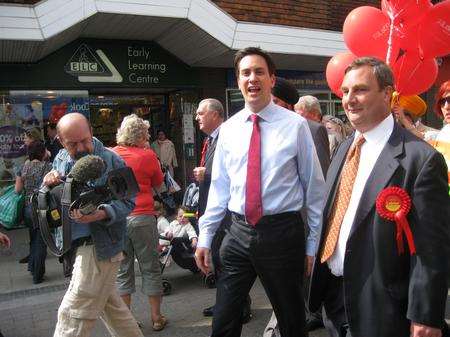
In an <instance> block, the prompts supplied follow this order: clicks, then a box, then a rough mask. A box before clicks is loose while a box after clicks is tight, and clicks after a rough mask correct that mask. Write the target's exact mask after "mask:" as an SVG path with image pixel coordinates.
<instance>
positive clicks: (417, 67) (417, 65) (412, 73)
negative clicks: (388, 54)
mask: <svg viewBox="0 0 450 337" xmlns="http://www.w3.org/2000/svg"><path fill="white" fill-rule="evenodd" d="M407 54H408V51H405V54H403V56H402V64H401V65H400V70H399V72H398V74H399V75H400V74H402V68H403V63H404V61H405V59H406V56H407ZM422 63H423V60H422V59H420V60H419V62H417V64H416V66H415V68H414V69H413V70H412V71H411V72H410V73H409V76H408V78H407V80H406V81H405V83H409V81H411V80H412V78H413V77H414V75H415V74H416V71H417V69H419V67H420V65H421V64H422ZM399 77H400V76H399ZM396 89H397V92H398V94H399V95H400V94H401V93H402V90H401V89H400V88H396Z"/></svg>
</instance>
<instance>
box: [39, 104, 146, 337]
mask: <svg viewBox="0 0 450 337" xmlns="http://www.w3.org/2000/svg"><path fill="white" fill-rule="evenodd" d="M57 132H58V137H59V140H60V141H61V144H62V145H63V147H64V149H63V150H61V151H60V152H59V153H58V155H57V156H56V158H55V160H54V161H53V170H52V171H50V172H49V173H48V174H47V175H46V176H45V177H44V184H45V185H47V186H53V185H57V184H59V183H60V182H61V179H60V178H61V177H63V176H66V175H67V174H68V173H69V171H70V170H71V168H72V166H73V164H74V163H75V161H76V160H77V159H80V158H81V157H83V156H85V155H87V154H93V155H96V156H99V157H101V158H102V159H103V160H104V162H105V166H106V172H105V173H104V174H103V176H102V177H101V178H99V179H97V180H95V185H104V184H105V182H106V177H107V174H108V172H109V171H111V170H113V169H117V168H120V167H124V166H125V164H124V162H123V161H122V159H120V157H119V156H117V155H116V154H114V153H113V152H112V151H110V150H108V149H106V148H105V147H104V146H103V144H102V143H101V142H100V141H99V140H98V139H96V138H93V136H92V129H91V126H90V124H89V122H88V120H87V119H86V117H84V116H83V115H82V114H80V113H70V114H67V115H65V116H64V117H62V118H61V119H60V121H59V122H58V125H57ZM133 208H134V201H133V200H130V199H125V200H121V201H118V200H113V201H111V202H109V203H108V204H102V205H100V206H99V207H98V208H97V210H96V211H94V212H92V213H91V214H88V215H83V214H82V213H81V212H80V211H79V210H74V211H73V212H71V214H70V217H71V220H70V221H71V226H72V247H73V248H75V249H76V257H75V264H74V267H73V273H72V279H71V281H70V285H69V289H68V290H67V292H66V294H65V295H64V298H63V300H62V303H61V305H60V307H59V310H58V322H57V324H56V328H55V333H54V337H69V336H70V337H76V336H83V337H84V336H89V335H90V333H91V331H92V329H93V327H94V324H95V321H96V319H97V318H98V317H100V315H101V316H102V320H103V321H104V323H105V325H106V326H107V328H108V330H109V331H110V333H111V334H112V335H114V336H127V337H143V335H142V332H141V331H140V329H139V327H138V325H137V323H136V321H135V319H134V318H133V316H132V315H131V312H130V310H129V309H128V307H127V306H126V305H125V303H124V302H123V301H122V299H121V298H120V296H119V294H118V293H117V290H116V287H115V280H116V276H117V270H118V268H119V266H120V261H121V260H122V259H123V252H122V251H123V246H124V235H125V225H126V222H125V218H126V216H127V215H128V214H129V213H130V212H131V211H132V210H133Z"/></svg>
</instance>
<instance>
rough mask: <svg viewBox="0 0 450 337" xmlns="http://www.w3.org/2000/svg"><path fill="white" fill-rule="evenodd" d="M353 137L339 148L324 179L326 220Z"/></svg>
mask: <svg viewBox="0 0 450 337" xmlns="http://www.w3.org/2000/svg"><path fill="white" fill-rule="evenodd" d="M353 139H354V135H353V136H351V137H349V138H347V139H346V140H345V141H344V142H343V143H342V145H341V146H339V148H338V150H337V152H336V154H335V155H334V158H333V160H332V162H331V164H330V167H329V169H328V174H327V179H326V189H327V194H326V196H327V199H326V200H327V204H326V208H325V210H326V214H324V216H325V219H328V217H329V216H330V213H331V208H332V205H333V202H334V198H335V196H336V191H337V189H336V187H337V184H338V182H339V179H340V175H341V170H342V166H343V165H344V162H345V158H346V157H347V152H348V150H349V149H350V146H351V145H352V143H353Z"/></svg>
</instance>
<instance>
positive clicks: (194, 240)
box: [191, 238, 198, 249]
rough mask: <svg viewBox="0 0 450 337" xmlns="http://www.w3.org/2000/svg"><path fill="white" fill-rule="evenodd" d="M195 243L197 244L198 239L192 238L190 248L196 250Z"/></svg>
mask: <svg viewBox="0 0 450 337" xmlns="http://www.w3.org/2000/svg"><path fill="white" fill-rule="evenodd" d="M197 242H198V239H197V238H192V241H191V247H192V248H193V249H196V248H197Z"/></svg>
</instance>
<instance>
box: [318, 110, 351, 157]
mask: <svg viewBox="0 0 450 337" xmlns="http://www.w3.org/2000/svg"><path fill="white" fill-rule="evenodd" d="M322 123H323V124H324V125H325V127H326V129H327V132H328V141H329V143H330V156H331V157H333V154H334V152H335V151H336V149H337V147H338V146H339V144H341V143H342V142H343V141H344V139H345V138H346V131H345V126H344V122H343V121H341V120H340V119H339V118H337V117H334V116H331V115H325V116H323V117H322Z"/></svg>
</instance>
